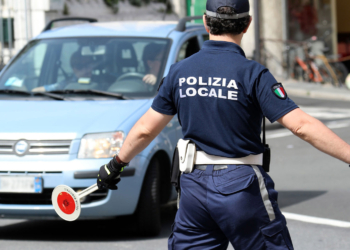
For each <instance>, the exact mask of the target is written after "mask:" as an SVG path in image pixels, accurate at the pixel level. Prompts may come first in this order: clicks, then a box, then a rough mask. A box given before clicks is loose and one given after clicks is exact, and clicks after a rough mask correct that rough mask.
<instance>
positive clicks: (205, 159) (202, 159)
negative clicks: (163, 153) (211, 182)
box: [194, 151, 263, 165]
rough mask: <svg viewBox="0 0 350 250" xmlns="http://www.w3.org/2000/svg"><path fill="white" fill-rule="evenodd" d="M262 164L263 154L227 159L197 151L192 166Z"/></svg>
mask: <svg viewBox="0 0 350 250" xmlns="http://www.w3.org/2000/svg"><path fill="white" fill-rule="evenodd" d="M262 163H263V154H258V155H248V156H245V157H241V158H227V157H221V156H216V155H208V154H207V153H205V152H204V151H197V152H196V159H195V162H194V164H196V165H207V164H213V165H220V164H224V165H234V164H236V165H238V164H243V165H262Z"/></svg>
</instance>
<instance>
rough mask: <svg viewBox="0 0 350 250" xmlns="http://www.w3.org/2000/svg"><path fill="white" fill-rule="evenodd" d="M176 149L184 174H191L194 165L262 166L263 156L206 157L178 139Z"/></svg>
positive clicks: (184, 141) (186, 142) (193, 146)
mask: <svg viewBox="0 0 350 250" xmlns="http://www.w3.org/2000/svg"><path fill="white" fill-rule="evenodd" d="M177 149H178V152H179V164H180V166H179V167H180V171H181V172H183V173H186V174H187V173H192V171H193V167H194V165H262V163H263V154H258V155H248V156H245V157H241V158H227V157H221V156H215V155H208V154H206V153H205V152H204V151H197V150H196V145H195V144H194V143H191V142H190V140H183V139H180V140H179V141H178V143H177Z"/></svg>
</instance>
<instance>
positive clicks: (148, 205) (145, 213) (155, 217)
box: [135, 159, 161, 236]
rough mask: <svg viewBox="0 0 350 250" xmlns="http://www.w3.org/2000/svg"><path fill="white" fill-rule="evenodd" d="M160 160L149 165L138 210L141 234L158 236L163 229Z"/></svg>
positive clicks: (138, 226)
mask: <svg viewBox="0 0 350 250" xmlns="http://www.w3.org/2000/svg"><path fill="white" fill-rule="evenodd" d="M159 165H160V164H159V161H158V160H157V159H153V160H152V161H151V163H150V164H149V166H148V169H147V172H146V175H145V178H144V181H143V185H142V189H141V195H140V198H139V203H138V205H137V210H136V214H135V217H136V226H137V231H138V233H139V234H140V235H141V236H156V235H158V234H159V233H160V230H161V220H160V181H159Z"/></svg>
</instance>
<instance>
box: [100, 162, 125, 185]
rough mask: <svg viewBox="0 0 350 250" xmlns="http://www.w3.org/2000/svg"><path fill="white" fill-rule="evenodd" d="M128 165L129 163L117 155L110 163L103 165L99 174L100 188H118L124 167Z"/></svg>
mask: <svg viewBox="0 0 350 250" xmlns="http://www.w3.org/2000/svg"><path fill="white" fill-rule="evenodd" d="M127 165H128V163H125V162H122V161H121V160H120V159H119V157H118V156H115V157H113V159H112V160H110V162H109V163H108V164H105V165H103V166H101V167H100V171H99V173H98V176H97V186H98V188H99V189H102V188H108V189H111V190H116V189H118V187H117V184H118V182H120V173H121V172H123V170H124V167H126V166H127Z"/></svg>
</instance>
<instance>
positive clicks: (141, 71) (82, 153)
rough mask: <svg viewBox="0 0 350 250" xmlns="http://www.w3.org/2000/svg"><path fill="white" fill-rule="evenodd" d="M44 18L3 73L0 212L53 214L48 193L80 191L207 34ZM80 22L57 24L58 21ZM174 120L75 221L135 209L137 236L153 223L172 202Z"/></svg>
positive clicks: (184, 24) (173, 25)
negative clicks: (169, 75) (39, 30)
mask: <svg viewBox="0 0 350 250" xmlns="http://www.w3.org/2000/svg"><path fill="white" fill-rule="evenodd" d="M192 19H195V17H193V18H191V17H187V18H184V19H181V20H180V21H179V22H109V23H99V22H97V21H96V20H95V19H89V18H63V19H56V20H53V21H51V22H50V23H49V24H48V25H47V26H46V28H45V29H44V31H43V32H42V33H41V34H40V35H38V36H37V37H35V38H34V39H32V40H31V41H30V42H29V43H28V44H27V45H26V46H25V47H24V48H23V49H22V50H21V51H20V52H19V53H18V54H17V55H16V56H15V57H14V58H13V59H12V60H11V61H10V62H9V63H8V65H7V66H6V67H5V68H4V69H3V70H2V71H1V74H0V117H1V123H0V155H1V157H0V216H1V218H25V219H44V218H45V219H55V218H56V219H58V216H57V215H56V213H55V211H54V208H53V206H52V203H51V193H52V190H53V188H55V187H56V186H57V185H60V184H65V185H68V186H70V187H72V188H73V189H74V190H76V191H79V190H82V189H84V188H86V187H88V186H90V185H92V184H94V183H95V182H96V176H97V174H98V170H99V167H100V166H101V165H103V164H106V163H108V162H109V160H110V159H111V157H112V156H113V155H114V154H116V153H117V152H118V150H119V149H120V147H121V145H122V144H123V141H124V139H125V137H126V135H127V134H128V132H129V131H130V129H131V128H132V126H133V125H134V123H135V122H136V121H137V120H138V119H139V118H140V117H141V116H142V115H143V114H144V113H145V112H146V111H147V110H148V109H149V108H150V106H151V104H152V100H153V98H154V97H155V96H156V94H157V89H158V86H159V84H160V82H161V79H162V78H163V76H165V75H167V72H168V70H169V68H170V66H171V65H172V64H173V63H175V62H178V61H180V60H182V59H184V58H186V57H188V56H190V55H192V54H194V53H196V52H197V51H198V50H199V49H200V47H201V46H202V44H203V42H204V41H205V40H207V39H208V34H207V33H206V31H205V29H204V27H203V25H201V24H191V23H189V22H188V21H190V20H192ZM67 20H81V21H87V22H86V23H82V24H78V25H69V26H65V27H60V28H55V29H53V28H52V26H53V25H54V24H56V23H57V22H60V21H67ZM180 137H181V129H180V125H179V122H178V120H177V117H174V119H173V120H172V121H171V122H170V123H169V124H168V125H167V127H166V128H165V129H164V130H163V131H162V133H161V134H160V135H159V136H158V137H157V138H156V139H155V140H154V141H153V142H152V143H151V144H150V145H149V146H148V147H147V148H146V149H145V150H144V151H142V152H141V153H140V154H139V155H137V156H136V157H135V158H134V159H133V160H132V161H131V162H130V165H129V167H127V168H125V170H124V171H123V173H122V180H121V182H120V183H119V184H118V187H119V189H118V190H116V191H108V190H98V191H96V192H94V193H92V194H90V195H89V196H87V197H85V198H83V199H82V200H81V202H82V211H81V216H80V219H98V218H114V217H116V216H123V215H131V214H134V216H135V219H136V220H135V221H136V223H137V224H136V226H137V227H138V230H139V232H140V233H142V234H144V235H147V234H148V235H155V234H157V233H158V232H159V230H160V212H159V210H160V205H161V204H164V203H167V202H169V201H171V200H174V199H176V193H175V191H174V189H173V188H172V187H171V184H170V177H169V172H170V171H169V169H170V164H171V159H172V154H173V151H174V148H175V145H176V143H177V140H178V139H179V138H180Z"/></svg>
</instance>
